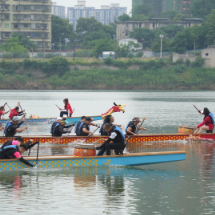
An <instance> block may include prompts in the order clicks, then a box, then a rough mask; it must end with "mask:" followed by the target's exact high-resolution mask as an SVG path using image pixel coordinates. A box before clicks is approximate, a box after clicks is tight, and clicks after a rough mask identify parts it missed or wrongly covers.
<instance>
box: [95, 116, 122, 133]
mask: <svg viewBox="0 0 215 215" xmlns="http://www.w3.org/2000/svg"><path fill="white" fill-rule="evenodd" d="M114 120H115V119H114V117H113V116H112V115H107V116H106V117H105V118H104V122H103V124H102V126H101V128H100V130H99V133H101V136H108V134H107V133H106V132H105V130H104V128H103V126H104V124H105V123H110V124H111V125H114V126H117V127H121V125H117V124H113V123H114Z"/></svg>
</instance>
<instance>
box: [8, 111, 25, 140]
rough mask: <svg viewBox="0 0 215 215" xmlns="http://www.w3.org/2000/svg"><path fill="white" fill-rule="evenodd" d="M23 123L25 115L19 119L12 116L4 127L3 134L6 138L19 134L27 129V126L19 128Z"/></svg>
mask: <svg viewBox="0 0 215 215" xmlns="http://www.w3.org/2000/svg"><path fill="white" fill-rule="evenodd" d="M24 122H25V115H23V117H22V118H21V119H20V117H18V116H14V117H13V118H12V120H11V121H10V122H8V123H7V124H6V125H5V129H4V133H5V136H6V137H13V136H15V134H16V133H17V132H18V133H21V132H23V131H24V130H26V129H28V127H27V126H25V127H24V128H19V127H20V126H21V125H22V124H23V123H24Z"/></svg>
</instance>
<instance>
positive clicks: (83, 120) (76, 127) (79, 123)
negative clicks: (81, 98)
mask: <svg viewBox="0 0 215 215" xmlns="http://www.w3.org/2000/svg"><path fill="white" fill-rule="evenodd" d="M86 118H87V117H86V116H82V117H81V121H80V122H77V123H76V124H75V133H76V135H77V136H78V130H79V127H80V125H81V123H82V122H85V120H86Z"/></svg>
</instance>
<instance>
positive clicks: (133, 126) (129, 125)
mask: <svg viewBox="0 0 215 215" xmlns="http://www.w3.org/2000/svg"><path fill="white" fill-rule="evenodd" d="M128 127H130V128H131V131H132V132H133V133H136V130H137V125H135V124H134V123H133V122H132V121H130V122H129V123H128V124H127V126H126V129H125V132H126V135H132V134H130V133H128V132H127V129H128Z"/></svg>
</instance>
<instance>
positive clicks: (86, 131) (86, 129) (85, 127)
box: [77, 117, 100, 136]
mask: <svg viewBox="0 0 215 215" xmlns="http://www.w3.org/2000/svg"><path fill="white" fill-rule="evenodd" d="M92 121H93V119H92V118H90V117H87V118H86V119H85V121H83V122H82V123H81V124H80V126H79V129H78V135H77V136H88V135H89V136H90V135H93V132H91V131H90V125H94V126H96V127H98V128H100V126H99V125H97V124H95V123H93V122H92Z"/></svg>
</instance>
